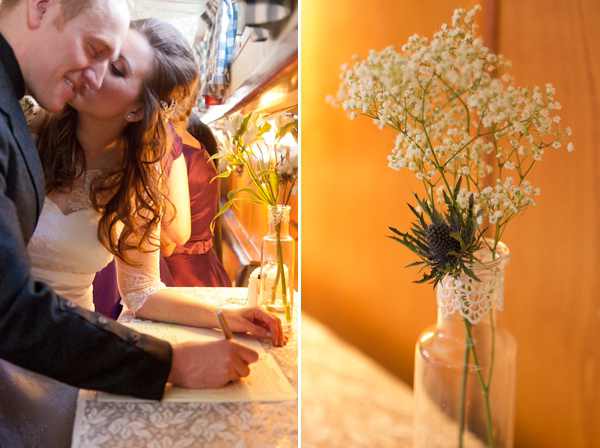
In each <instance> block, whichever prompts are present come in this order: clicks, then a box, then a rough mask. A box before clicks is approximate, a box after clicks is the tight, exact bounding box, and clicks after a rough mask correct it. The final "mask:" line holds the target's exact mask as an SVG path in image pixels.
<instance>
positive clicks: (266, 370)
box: [79, 323, 298, 402]
mask: <svg viewBox="0 0 600 448" xmlns="http://www.w3.org/2000/svg"><path fill="white" fill-rule="evenodd" d="M123 325H125V326H127V327H129V328H131V329H134V330H136V331H139V332H140V333H145V334H148V335H151V336H154V337H156V338H159V339H163V340H165V341H168V342H170V343H171V344H176V343H182V342H189V341H198V342H207V341H214V340H221V339H223V333H222V332H221V331H219V330H212V329H208V328H196V327H187V326H183V325H175V324H167V323H125V324H123ZM233 339H234V341H236V342H239V343H240V344H243V345H246V346H247V347H250V348H251V349H253V350H255V351H256V352H257V353H258V355H259V358H258V361H257V362H255V363H252V364H250V375H248V376H247V377H244V378H240V380H238V381H236V382H234V383H229V384H227V385H226V386H225V387H222V388H219V389H185V388H182V387H175V386H171V385H168V386H167V389H166V390H165V394H164V396H163V399H162V401H163V402H240V401H285V400H295V399H296V398H297V397H298V395H297V393H296V391H295V390H294V388H293V387H292V385H291V384H290V382H289V381H288V380H287V378H286V377H285V375H284V374H283V372H282V371H281V369H280V368H279V366H278V365H277V363H276V362H275V360H274V359H273V356H272V355H270V354H268V353H266V352H265V350H264V348H263V347H262V345H260V342H258V340H257V339H256V338H255V337H254V336H252V335H250V334H247V333H246V334H240V333H234V335H233ZM79 399H80V400H81V399H83V400H98V401H139V402H145V401H151V400H144V399H140V398H135V397H130V396H126V395H114V394H108V393H105V392H97V391H83V390H82V391H81V392H80V396H79Z"/></svg>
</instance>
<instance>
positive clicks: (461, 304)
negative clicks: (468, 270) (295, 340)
mask: <svg viewBox="0 0 600 448" xmlns="http://www.w3.org/2000/svg"><path fill="white" fill-rule="evenodd" d="M479 278H480V279H481V282H478V281H476V280H473V279H472V278H471V277H467V276H461V277H459V278H454V277H444V278H443V279H442V281H441V282H440V283H439V284H438V287H437V293H436V296H437V305H438V308H439V309H440V311H441V312H442V316H444V317H446V316H448V315H450V314H453V313H454V312H455V311H457V310H458V312H459V313H460V315H461V316H462V317H464V318H465V319H468V320H469V322H471V323H472V324H473V325H476V324H478V323H479V322H480V321H481V319H483V318H484V317H485V316H486V315H487V314H488V313H489V311H490V310H491V309H492V307H494V306H496V307H497V308H498V309H499V310H500V311H502V309H503V306H504V272H503V271H502V270H499V271H497V272H494V273H492V274H490V275H489V276H482V275H480V276H479Z"/></svg>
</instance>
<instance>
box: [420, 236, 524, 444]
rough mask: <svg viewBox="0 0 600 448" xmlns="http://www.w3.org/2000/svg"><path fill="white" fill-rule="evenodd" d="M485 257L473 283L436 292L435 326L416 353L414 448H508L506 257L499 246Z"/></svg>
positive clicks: (512, 362) (512, 365)
mask: <svg viewBox="0 0 600 448" xmlns="http://www.w3.org/2000/svg"><path fill="white" fill-rule="evenodd" d="M488 243H489V244H492V243H493V241H489V240H488ZM491 254H492V253H491V251H490V250H489V249H488V248H487V247H486V246H485V245H484V249H481V250H479V251H478V252H477V253H476V254H475V256H476V258H477V259H478V260H479V261H480V262H475V263H473V264H472V265H471V266H470V267H471V268H472V270H473V272H474V273H475V275H476V276H477V277H478V278H479V280H480V281H479V282H478V281H476V280H474V279H472V278H471V277H467V276H464V277H463V276H461V277H459V278H452V277H445V278H444V279H443V280H442V281H441V282H440V283H439V284H438V286H437V291H436V293H437V305H438V318H437V323H436V324H435V325H434V326H431V327H429V328H427V329H426V330H425V331H424V332H423V333H421V335H420V337H419V340H418V342H417V344H416V350H415V376H414V400H415V402H414V411H415V414H414V431H413V441H414V447H415V448H425V447H426V448H435V447H457V448H467V447H468V448H474V447H494V448H510V447H512V446H513V433H514V414H515V392H516V366H517V343H516V340H515V338H514V337H513V335H512V334H511V333H510V332H509V331H508V330H506V328H504V327H502V326H501V323H500V314H501V311H502V309H503V297H504V268H505V266H506V265H507V263H508V259H509V250H508V248H507V247H506V246H505V245H504V244H502V243H498V246H497V248H496V251H495V256H494V257H492V255H491Z"/></svg>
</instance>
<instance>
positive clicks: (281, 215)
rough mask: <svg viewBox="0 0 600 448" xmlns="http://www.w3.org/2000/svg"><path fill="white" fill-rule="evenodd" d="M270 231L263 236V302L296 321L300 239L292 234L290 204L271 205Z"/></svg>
mask: <svg viewBox="0 0 600 448" xmlns="http://www.w3.org/2000/svg"><path fill="white" fill-rule="evenodd" d="M268 213H269V216H268V222H269V233H268V234H267V235H265V236H264V237H263V240H262V248H261V261H260V303H261V304H262V305H263V306H264V307H265V308H266V309H267V310H268V311H271V312H273V313H275V314H277V315H278V316H279V318H280V319H281V323H282V325H283V327H284V328H289V327H290V326H291V324H292V314H293V307H294V276H295V259H296V258H295V256H296V242H295V241H294V239H293V238H292V237H291V236H290V233H289V226H290V206H289V205H277V206H273V205H270V206H269V210H268Z"/></svg>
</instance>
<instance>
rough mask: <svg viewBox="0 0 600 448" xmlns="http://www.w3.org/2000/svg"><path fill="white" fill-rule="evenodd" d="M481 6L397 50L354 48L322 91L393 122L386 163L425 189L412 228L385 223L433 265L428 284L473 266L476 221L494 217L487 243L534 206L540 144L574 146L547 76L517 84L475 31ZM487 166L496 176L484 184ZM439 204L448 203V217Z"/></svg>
mask: <svg viewBox="0 0 600 448" xmlns="http://www.w3.org/2000/svg"><path fill="white" fill-rule="evenodd" d="M479 10H480V7H479V6H476V7H475V8H474V9H472V10H471V11H469V12H466V11H465V10H462V9H457V10H456V11H455V12H454V16H453V17H452V27H451V28H449V27H447V26H446V25H443V26H442V29H441V30H440V31H439V32H438V33H436V34H435V35H434V38H433V40H431V42H430V41H429V40H428V39H427V38H425V37H421V36H418V35H414V36H412V37H411V38H410V39H409V40H408V43H407V44H405V45H404V46H403V47H402V51H401V52H397V51H396V50H394V48H393V47H388V48H386V49H384V50H383V51H381V52H375V51H374V50H372V51H371V52H370V54H369V57H368V58H367V59H366V60H363V61H358V60H359V58H358V57H357V56H355V59H356V60H357V61H358V62H356V64H355V65H354V67H352V68H349V67H348V66H347V65H344V66H342V71H343V73H342V75H341V77H342V83H341V84H340V88H339V91H338V93H337V98H334V97H333V96H331V95H330V96H329V97H328V101H329V102H331V103H332V104H333V105H339V104H340V103H341V104H342V105H343V108H344V109H345V110H347V111H349V115H350V118H351V119H354V118H355V117H356V116H359V115H364V116H366V117H370V118H372V119H373V120H374V122H375V124H376V125H377V126H378V127H379V128H380V129H381V128H384V127H385V126H388V127H391V128H392V129H394V130H396V131H398V135H397V137H396V141H395V146H394V148H393V149H392V154H391V155H390V156H389V157H388V165H389V167H390V168H392V169H394V170H401V169H408V170H409V171H411V172H413V173H414V174H415V176H416V177H417V179H420V180H421V181H422V182H423V187H424V193H425V198H424V199H423V200H421V199H419V198H418V197H415V199H416V200H417V204H418V205H417V206H416V207H415V208H414V212H415V214H416V215H417V222H416V226H415V227H414V228H413V230H412V231H411V232H410V233H409V232H406V233H402V232H399V231H397V230H395V229H393V228H392V231H393V232H394V233H395V234H396V235H397V236H393V237H392V238H394V239H396V240H397V241H399V242H400V243H401V244H403V245H405V246H406V247H408V248H409V249H411V250H412V251H413V252H414V253H415V254H417V255H418V256H419V258H420V259H421V262H420V263H422V264H423V265H424V266H425V267H427V268H429V269H430V271H429V272H428V273H426V274H425V275H424V278H423V279H422V280H421V281H432V282H434V284H435V283H437V282H439V280H440V279H441V278H442V277H443V276H444V275H446V274H447V273H451V274H453V275H457V274H459V273H461V272H462V273H464V274H466V275H470V273H469V271H468V270H465V268H464V266H463V265H464V263H463V261H464V260H465V259H468V258H470V257H471V255H472V254H473V252H474V249H475V248H476V247H478V245H479V244H481V243H485V244H487V241H486V240H485V239H483V238H482V236H483V233H484V232H485V230H486V228H487V227H482V226H483V224H487V223H489V224H490V225H492V226H494V233H493V243H492V245H490V247H489V249H490V250H491V251H492V252H493V251H494V249H495V247H496V245H497V244H498V242H499V241H500V238H501V237H502V234H503V233H504V230H505V229H506V226H507V224H508V223H509V222H510V221H511V220H512V219H513V218H514V217H515V216H516V215H518V214H522V213H523V212H524V211H525V210H526V209H527V208H528V207H529V206H535V201H534V199H533V196H539V195H540V189H539V188H534V186H533V185H531V183H530V182H529V181H528V180H526V177H527V175H528V174H529V172H530V171H531V169H532V168H533V166H534V165H535V164H536V163H537V162H539V161H541V160H542V156H543V155H544V152H545V150H546V148H553V149H558V148H561V147H563V146H565V145H566V148H567V150H568V151H572V150H573V143H566V142H565V139H566V137H567V136H568V135H571V130H570V128H566V129H564V130H562V129H561V128H560V116H558V115H556V111H558V110H559V109H560V108H561V105H560V103H559V102H558V101H555V99H554V94H555V90H554V88H553V87H552V85H550V84H546V86H545V89H541V88H539V87H534V88H533V89H531V88H529V87H525V88H522V87H515V86H514V85H513V84H514V79H513V78H512V77H511V76H510V75H508V74H503V75H502V76H500V77H499V76H498V75H499V73H500V71H501V70H502V69H504V68H508V67H510V63H509V62H508V61H506V60H505V59H504V58H503V57H502V56H501V55H495V54H493V53H491V52H490V51H489V49H488V48H486V47H485V46H484V45H483V42H482V40H481V38H476V37H475V34H474V33H475V29H476V25H475V23H474V21H475V16H476V13H477V12H478V11H479ZM492 173H495V174H496V175H497V179H496V181H495V183H492V185H485V184H484V180H485V179H486V176H488V175H490V174H492ZM436 205H438V206H441V207H446V208H447V210H448V214H447V215H446V217H445V218H444V217H442V216H441V214H440V213H438V212H437V210H436ZM423 214H425V215H426V216H427V217H428V218H429V221H430V222H429V223H427V222H425V221H424V219H423ZM444 224H445V226H444ZM473 229H475V235H473V236H471V230H473ZM463 236H467V240H465V239H464V238H463ZM459 246H460V247H459ZM446 247H448V248H452V250H449V251H445V250H444V248H446Z"/></svg>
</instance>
